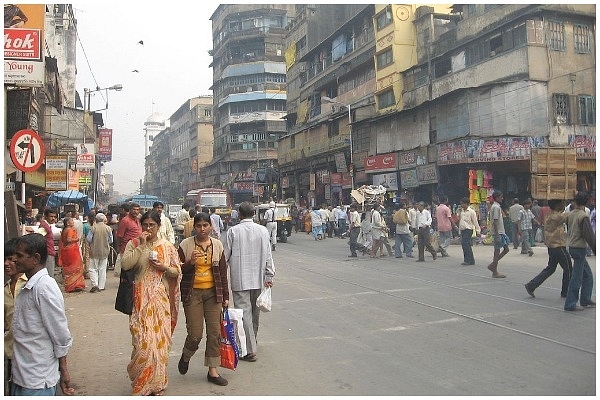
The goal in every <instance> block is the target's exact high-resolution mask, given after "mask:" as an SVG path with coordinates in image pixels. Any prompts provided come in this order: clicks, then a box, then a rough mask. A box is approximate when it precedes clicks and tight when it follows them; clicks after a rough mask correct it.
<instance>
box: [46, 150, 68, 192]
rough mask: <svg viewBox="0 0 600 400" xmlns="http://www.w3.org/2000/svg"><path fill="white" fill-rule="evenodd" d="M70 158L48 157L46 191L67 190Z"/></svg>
mask: <svg viewBox="0 0 600 400" xmlns="http://www.w3.org/2000/svg"><path fill="white" fill-rule="evenodd" d="M67 160H68V156H47V157H46V190H67V181H68V179H67Z"/></svg>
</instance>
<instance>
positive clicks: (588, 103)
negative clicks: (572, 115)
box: [579, 95, 596, 125]
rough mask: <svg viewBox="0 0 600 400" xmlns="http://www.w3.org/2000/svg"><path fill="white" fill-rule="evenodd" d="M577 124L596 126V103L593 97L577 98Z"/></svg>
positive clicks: (583, 96)
mask: <svg viewBox="0 0 600 400" xmlns="http://www.w3.org/2000/svg"><path fill="white" fill-rule="evenodd" d="M579 124H580V125H596V102H595V101H594V97H593V96H588V95H582V96H579Z"/></svg>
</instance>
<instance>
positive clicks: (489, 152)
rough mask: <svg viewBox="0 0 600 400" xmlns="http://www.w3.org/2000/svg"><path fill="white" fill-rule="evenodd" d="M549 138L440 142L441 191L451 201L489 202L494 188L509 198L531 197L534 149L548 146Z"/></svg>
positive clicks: (438, 147) (476, 203) (438, 149)
mask: <svg viewBox="0 0 600 400" xmlns="http://www.w3.org/2000/svg"><path fill="white" fill-rule="evenodd" d="M545 147H547V141H546V138H545V137H541V136H540V137H512V138H511V137H506V138H490V139H464V140H456V141H452V142H447V143H443V144H439V145H437V153H438V155H437V156H438V160H437V162H438V166H439V173H440V185H439V193H438V194H440V195H441V194H445V195H447V196H448V198H449V201H450V202H451V203H457V204H459V203H460V199H461V198H462V197H464V196H467V197H469V199H470V201H471V204H474V205H478V204H481V203H483V204H485V202H486V200H487V199H488V197H490V196H491V195H492V193H493V192H494V190H500V191H502V192H503V193H504V198H505V202H506V201H507V200H506V199H511V198H515V197H516V198H519V199H521V200H523V199H525V198H527V197H530V196H531V187H530V181H531V149H533V148H545Z"/></svg>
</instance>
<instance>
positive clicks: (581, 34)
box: [573, 25, 592, 54]
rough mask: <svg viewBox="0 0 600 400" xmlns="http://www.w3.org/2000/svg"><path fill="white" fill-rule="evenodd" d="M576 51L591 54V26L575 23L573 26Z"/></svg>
mask: <svg viewBox="0 0 600 400" xmlns="http://www.w3.org/2000/svg"><path fill="white" fill-rule="evenodd" d="M573 35H574V42H575V52H576V53H583V54H589V53H591V52H592V49H591V45H590V27H589V26H587V25H575V26H574V27H573Z"/></svg>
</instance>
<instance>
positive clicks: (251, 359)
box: [240, 353, 258, 362]
mask: <svg viewBox="0 0 600 400" xmlns="http://www.w3.org/2000/svg"><path fill="white" fill-rule="evenodd" d="M240 360H242V361H249V362H254V361H256V360H258V357H256V354H254V353H248V354H246V355H245V356H244V357H241V358H240Z"/></svg>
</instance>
